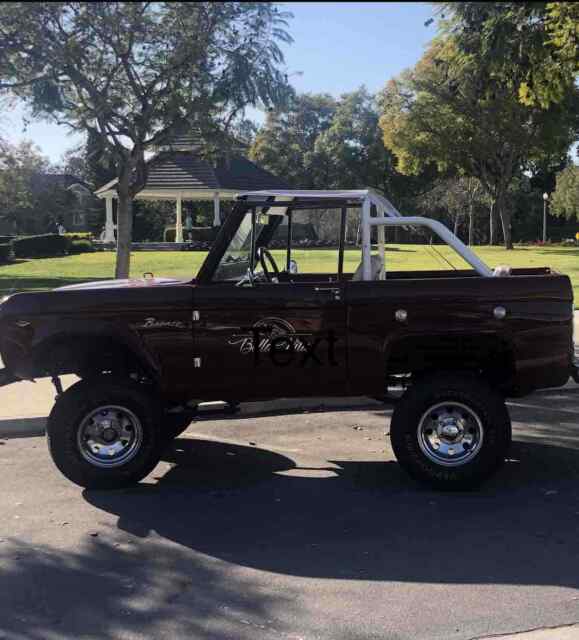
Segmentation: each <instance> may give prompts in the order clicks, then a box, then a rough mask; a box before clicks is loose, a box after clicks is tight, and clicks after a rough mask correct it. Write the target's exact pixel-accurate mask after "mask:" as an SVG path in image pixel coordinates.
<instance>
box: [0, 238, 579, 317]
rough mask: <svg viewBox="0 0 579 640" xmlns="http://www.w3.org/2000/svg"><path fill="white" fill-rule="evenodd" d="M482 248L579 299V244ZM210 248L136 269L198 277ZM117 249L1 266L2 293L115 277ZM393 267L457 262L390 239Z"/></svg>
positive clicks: (322, 266) (447, 253) (137, 257)
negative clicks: (551, 279)
mask: <svg viewBox="0 0 579 640" xmlns="http://www.w3.org/2000/svg"><path fill="white" fill-rule="evenodd" d="M436 250H437V251H438V252H439V253H441V254H442V255H443V256H444V257H445V258H447V259H448V260H449V261H450V262H452V264H453V265H454V266H455V267H456V268H459V269H460V268H463V267H464V266H465V264H464V263H462V261H461V259H460V258H459V257H458V256H457V255H456V254H455V253H454V251H452V249H449V248H447V247H436ZM475 251H476V253H477V254H478V255H479V256H480V258H481V259H482V260H483V261H484V262H486V263H487V264H488V265H489V266H491V267H495V266H497V265H500V264H509V265H512V266H514V267H522V266H549V267H552V268H554V269H556V270H557V271H559V272H561V273H566V274H567V275H569V277H570V278H571V281H572V282H573V289H574V294H575V300H576V301H577V304H578V305H579V248H578V247H541V248H535V247H533V248H531V247H520V248H517V249H514V250H513V251H505V250H504V249H502V248H500V247H478V248H476V247H475ZM273 253H274V256H275V257H276V259H277V261H278V264H280V265H281V264H283V257H282V256H283V253H284V252H282V251H274V252H273ZM205 255H206V253H205V252H200V251H192V252H188V251H182V252H149V251H147V252H144V251H143V252H136V253H134V254H133V256H132V262H131V265H132V268H131V275H132V276H134V277H138V276H141V275H142V274H143V273H144V272H145V271H152V272H153V273H154V274H155V275H157V276H177V277H181V278H187V277H193V276H194V275H195V274H196V273H197V270H198V269H199V267H200V266H201V264H202V262H203V260H204V259H205ZM336 256H337V251H336V250H335V249H305V250H294V251H293V257H294V259H295V260H296V261H297V262H298V265H299V269H300V271H301V272H308V271H318V272H324V271H325V272H329V271H334V270H335V269H336V266H335V265H336V261H337V258H336ZM114 257H115V256H114V253H110V252H98V253H89V254H81V255H76V256H67V257H63V258H39V259H35V260H19V261H18V262H15V263H12V264H9V265H6V266H1V267H0V295H6V294H9V293H15V292H17V291H32V290H39V289H48V288H53V287H58V286H62V285H65V284H73V283H77V282H86V281H88V280H101V279H108V278H111V277H112V275H113V265H114ZM359 261H360V251H359V250H354V249H353V250H348V251H346V255H345V260H344V268H345V270H348V271H354V270H355V268H356V266H357V265H358V263H359ZM386 263H387V268H388V269H392V270H402V269H409V270H410V269H450V268H451V267H450V266H449V265H448V264H446V263H445V262H444V260H443V259H442V258H440V257H438V256H437V255H436V254H435V252H434V251H433V250H432V249H430V248H429V247H427V246H424V245H388V247H387V252H386Z"/></svg>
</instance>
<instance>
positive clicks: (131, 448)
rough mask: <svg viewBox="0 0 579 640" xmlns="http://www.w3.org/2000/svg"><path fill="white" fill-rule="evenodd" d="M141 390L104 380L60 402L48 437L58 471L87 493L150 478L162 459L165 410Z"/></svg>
mask: <svg viewBox="0 0 579 640" xmlns="http://www.w3.org/2000/svg"><path fill="white" fill-rule="evenodd" d="M150 395H151V394H147V393H145V390H143V389H142V385H139V384H137V383H134V382H132V381H130V380H126V379H123V378H115V377H113V376H102V377H101V378H91V379H88V380H81V381H80V382H78V383H76V384H75V385H73V386H72V387H70V389H67V390H66V391H65V392H64V393H63V394H62V395H61V396H59V397H58V399H57V401H56V403H55V405H54V407H53V409H52V411H51V413H50V416H49V418H48V422H47V426H46V432H47V437H48V446H49V450H50V454H51V456H52V459H53V461H54V463H55V465H56V466H57V467H58V469H59V470H60V471H61V472H62V473H63V474H64V475H65V476H66V477H67V478H68V479H69V480H71V481H72V482H74V483H76V484H78V485H80V486H81V487H85V488H87V489H115V488H121V487H125V486H128V485H131V484H134V483H136V482H138V481H139V480H141V479H142V478H144V477H145V476H146V475H148V474H149V473H150V472H151V471H152V470H153V468H154V467H155V466H156V465H157V463H158V462H159V458H160V451H161V440H160V437H159V429H158V426H159V422H160V416H161V411H160V409H159V407H158V405H157V404H156V403H155V402H154V401H153V400H152V399H151V397H150Z"/></svg>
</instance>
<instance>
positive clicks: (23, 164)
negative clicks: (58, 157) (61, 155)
mask: <svg viewBox="0 0 579 640" xmlns="http://www.w3.org/2000/svg"><path fill="white" fill-rule="evenodd" d="M48 168H49V163H48V159H47V158H45V157H43V156H42V155H41V154H40V150H39V149H38V147H36V146H35V145H34V144H33V143H32V142H30V141H24V142H21V143H20V144H18V145H16V146H12V145H9V144H7V143H4V144H3V145H2V147H1V148H0V215H1V216H2V217H3V218H4V219H5V220H6V221H9V222H10V223H11V224H12V225H13V227H16V228H18V227H23V223H22V218H23V214H24V213H26V212H28V211H30V210H31V209H33V208H34V204H35V202H34V194H33V187H32V182H33V179H34V177H35V176H37V175H39V174H43V173H46V172H47V171H48Z"/></svg>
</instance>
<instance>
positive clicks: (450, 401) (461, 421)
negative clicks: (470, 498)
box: [390, 374, 511, 490]
mask: <svg viewBox="0 0 579 640" xmlns="http://www.w3.org/2000/svg"><path fill="white" fill-rule="evenodd" d="M390 439H391V442H392V448H393V449H394V453H395V455H396V458H397V459H398V462H399V463H400V465H401V466H402V467H403V468H404V469H405V470H406V471H407V472H408V473H409V474H410V475H411V476H412V477H414V478H415V479H417V480H420V481H423V482H426V483H428V484H430V485H431V486H433V487H435V488H438V489H446V490H461V489H469V488H473V487H476V486H478V485H479V484H480V483H482V482H483V481H484V480H486V479H487V478H488V477H489V476H491V475H492V474H493V473H494V472H495V471H496V470H497V469H498V467H499V466H500V465H501V464H502V463H503V462H504V459H505V457H506V454H507V452H508V448H509V445H510V441H511V421H510V418H509V414H508V411H507V408H506V406H505V403H504V400H503V398H502V397H501V396H500V394H499V393H497V392H496V391H494V390H493V389H491V388H490V387H489V386H488V384H487V383H486V382H485V381H484V380H482V379H479V378H477V377H476V376H471V375H469V374H465V375H461V376H459V375H455V374H439V375H437V376H432V377H429V378H425V379H423V380H422V381H418V382H417V383H416V384H415V385H413V386H412V387H411V388H410V389H409V390H408V391H407V392H406V393H405V394H404V396H403V397H402V398H401V400H400V401H399V402H398V404H397V406H396V409H395V410H394V414H393V416H392V422H391V425H390Z"/></svg>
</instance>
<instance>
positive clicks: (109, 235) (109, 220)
mask: <svg viewBox="0 0 579 640" xmlns="http://www.w3.org/2000/svg"><path fill="white" fill-rule="evenodd" d="M105 204H106V219H105V237H104V241H105V242H107V243H108V242H113V243H114V242H115V223H114V221H113V196H112V195H111V196H107V197H106V198H105Z"/></svg>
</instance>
